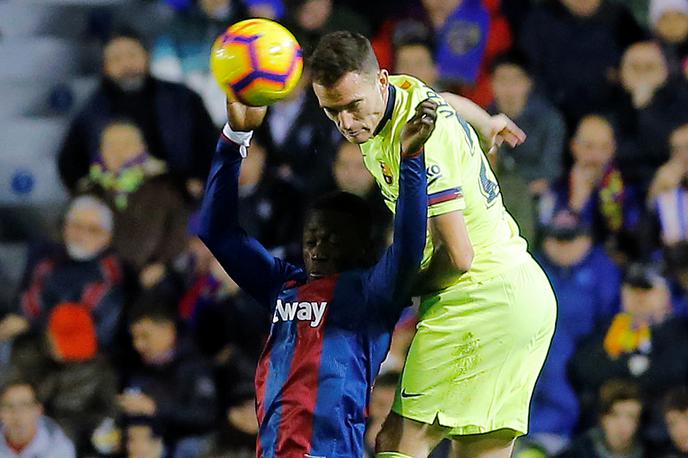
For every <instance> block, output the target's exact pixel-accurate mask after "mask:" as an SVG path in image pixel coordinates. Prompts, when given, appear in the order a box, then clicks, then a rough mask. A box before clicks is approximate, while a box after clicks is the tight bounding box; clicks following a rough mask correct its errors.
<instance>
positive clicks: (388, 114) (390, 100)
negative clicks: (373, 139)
mask: <svg viewBox="0 0 688 458" xmlns="http://www.w3.org/2000/svg"><path fill="white" fill-rule="evenodd" d="M387 91H388V92H387V107H386V108H385V114H384V115H382V119H381V120H380V124H378V125H377V128H376V129H375V132H373V136H375V135H377V134H379V133H380V131H381V130H382V129H383V128H384V127H385V125H386V124H387V121H389V120H390V119H392V112H393V111H394V100H395V99H396V96H397V88H395V87H394V85H393V84H392V83H389V85H388V86H387Z"/></svg>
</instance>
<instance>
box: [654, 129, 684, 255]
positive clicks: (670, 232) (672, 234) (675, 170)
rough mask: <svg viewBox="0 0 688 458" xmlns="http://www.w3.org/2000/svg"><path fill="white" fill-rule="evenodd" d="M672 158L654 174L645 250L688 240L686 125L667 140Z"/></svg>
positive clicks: (676, 130)
mask: <svg viewBox="0 0 688 458" xmlns="http://www.w3.org/2000/svg"><path fill="white" fill-rule="evenodd" d="M669 148H670V150H671V157H670V158H669V160H668V161H667V162H666V163H665V164H664V165H662V166H661V167H660V168H659V169H658V170H657V173H656V174H655V176H654V178H653V180H652V184H651V185H650V190H649V191H648V196H647V204H648V210H649V212H648V214H647V215H645V221H644V226H645V227H644V229H645V230H644V236H645V237H644V238H645V251H646V252H647V253H648V254H649V253H652V252H653V251H654V250H655V249H657V248H659V247H671V246H672V245H675V244H677V243H679V242H685V241H688V212H686V210H685V209H686V202H688V124H683V125H682V126H680V127H678V128H676V129H675V130H674V131H673V132H672V133H671V136H670V137H669Z"/></svg>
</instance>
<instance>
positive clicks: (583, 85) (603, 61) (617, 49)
mask: <svg viewBox="0 0 688 458" xmlns="http://www.w3.org/2000/svg"><path fill="white" fill-rule="evenodd" d="M521 31H522V32H521V36H520V48H521V49H522V50H523V52H525V53H526V54H527V55H528V57H529V58H530V61H531V63H532V65H533V74H534V75H535V76H536V78H537V79H538V82H539V83H541V88H542V89H544V90H545V91H546V94H547V95H548V96H549V97H550V100H552V101H553V102H554V103H555V104H556V105H557V106H558V107H559V109H561V111H562V113H563V114H564V115H565V116H566V117H567V122H568V125H569V126H574V125H575V124H576V123H577V122H578V120H579V119H580V118H581V117H582V116H583V115H585V114H586V113H589V112H590V111H591V110H604V109H606V108H607V107H608V106H609V105H610V103H611V96H612V91H611V87H612V85H611V83H612V81H610V75H611V74H612V71H613V70H614V69H615V68H616V67H617V65H618V63H619V58H620V57H621V53H622V51H623V49H625V48H626V46H628V45H629V44H630V43H632V42H634V41H636V40H638V39H640V38H641V37H642V35H643V32H642V29H640V27H639V26H638V25H637V23H636V22H635V19H634V18H633V16H632V15H631V14H630V12H628V10H627V9H626V8H625V6H622V5H620V4H617V3H614V2H611V1H609V0H556V1H551V2H543V3H540V4H539V5H538V6H536V7H535V8H534V9H533V10H532V11H531V12H530V14H529V15H528V18H527V19H526V22H525V23H524V24H523V26H522V28H521ZM583 62H584V63H585V64H582V63H583Z"/></svg>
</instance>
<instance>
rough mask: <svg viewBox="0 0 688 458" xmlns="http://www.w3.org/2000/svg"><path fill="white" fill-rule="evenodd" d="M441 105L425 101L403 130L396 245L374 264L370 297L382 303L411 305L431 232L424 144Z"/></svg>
mask: <svg viewBox="0 0 688 458" xmlns="http://www.w3.org/2000/svg"><path fill="white" fill-rule="evenodd" d="M436 110H437V104H436V103H435V102H432V101H430V100H425V101H423V102H421V103H420V104H418V107H417V108H416V115H415V116H414V117H413V118H412V119H411V120H409V122H408V123H407V124H406V126H405V127H404V130H403V132H402V134H401V135H402V141H401V149H402V150H401V165H400V171H401V172H400V173H401V174H400V176H399V198H398V199H397V203H396V212H395V218H394V240H393V242H392V245H391V246H390V247H389V248H388V249H387V251H386V252H385V253H384V255H383V256H382V259H380V261H379V262H378V263H377V264H376V265H375V266H373V268H372V269H371V270H370V274H369V277H368V285H367V286H368V297H369V298H370V299H371V300H372V301H373V302H374V303H375V304H379V305H382V306H387V307H389V306H392V307H395V308H398V309H401V308H403V307H404V306H406V305H407V303H406V301H405V300H404V298H405V297H407V296H409V294H410V291H411V286H412V284H413V280H414V277H415V275H416V273H417V272H418V269H419V268H420V262H421V260H422V258H423V248H424V246H425V233H426V231H427V218H428V217H427V212H428V197H427V178H426V174H425V156H424V152H423V145H424V144H425V141H426V140H427V139H428V138H429V137H430V134H431V133H432V131H433V130H434V128H435V119H436Z"/></svg>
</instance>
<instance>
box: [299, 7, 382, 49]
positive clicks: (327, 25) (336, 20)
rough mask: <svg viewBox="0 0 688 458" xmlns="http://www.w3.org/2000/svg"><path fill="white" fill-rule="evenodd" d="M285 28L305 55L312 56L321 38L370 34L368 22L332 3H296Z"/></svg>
mask: <svg viewBox="0 0 688 458" xmlns="http://www.w3.org/2000/svg"><path fill="white" fill-rule="evenodd" d="M287 13H288V14H287V16H286V18H285V23H286V24H285V25H286V26H287V28H288V29H289V30H290V31H291V32H292V33H293V34H294V36H295V37H296V39H297V40H298V42H299V44H301V48H302V49H303V52H304V55H305V56H309V55H310V53H311V52H312V51H313V50H314V49H315V46H316V45H317V44H318V41H319V40H320V37H322V36H323V35H326V34H328V33H330V32H334V31H337V30H350V31H352V32H358V33H361V34H363V35H366V36H367V35H369V34H370V22H369V21H368V19H367V18H366V17H365V16H363V15H360V14H358V13H357V12H354V11H353V10H351V9H349V8H348V7H347V6H346V5H342V4H338V5H337V10H336V14H335V4H334V1H333V0H294V1H293V2H291V5H290V8H289V10H288V11H287Z"/></svg>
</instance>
